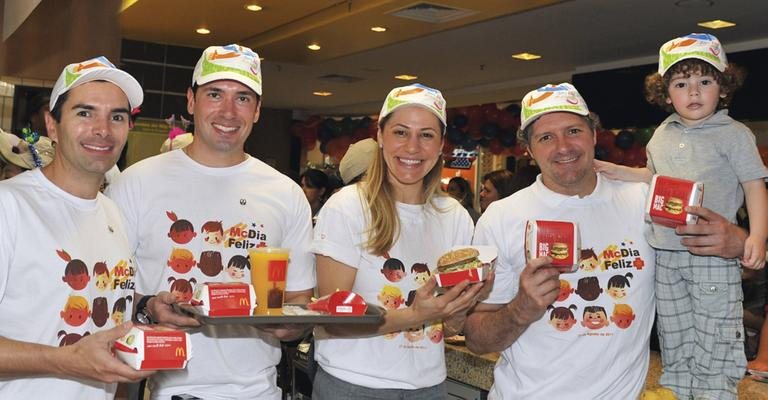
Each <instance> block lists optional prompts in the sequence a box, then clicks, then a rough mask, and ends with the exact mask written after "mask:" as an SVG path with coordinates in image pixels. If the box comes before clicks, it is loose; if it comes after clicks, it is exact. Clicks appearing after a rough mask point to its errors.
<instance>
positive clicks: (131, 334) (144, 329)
mask: <svg viewBox="0 0 768 400" xmlns="http://www.w3.org/2000/svg"><path fill="white" fill-rule="evenodd" d="M113 349H114V351H115V356H116V357H117V358H118V359H119V360H121V361H123V362H124V363H126V364H128V365H129V366H131V367H132V368H133V369H136V370H157V369H183V368H185V367H186V366H187V361H189V359H190V358H192V343H191V342H190V340H189V334H188V333H186V332H183V331H177V330H170V329H167V328H161V327H154V326H149V325H135V326H134V327H133V328H131V330H130V331H128V333H127V334H125V336H123V337H121V338H120V339H117V340H116V341H115V344H114V345H113Z"/></svg>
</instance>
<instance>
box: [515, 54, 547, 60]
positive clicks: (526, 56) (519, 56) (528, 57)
mask: <svg viewBox="0 0 768 400" xmlns="http://www.w3.org/2000/svg"><path fill="white" fill-rule="evenodd" d="M512 58H516V59H518V60H525V61H530V60H535V59H537V58H541V56H540V55H538V54H533V53H517V54H513V55H512Z"/></svg>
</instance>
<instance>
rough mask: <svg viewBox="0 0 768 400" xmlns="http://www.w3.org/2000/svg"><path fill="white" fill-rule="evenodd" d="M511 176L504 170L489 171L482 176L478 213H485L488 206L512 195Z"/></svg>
mask: <svg viewBox="0 0 768 400" xmlns="http://www.w3.org/2000/svg"><path fill="white" fill-rule="evenodd" d="M512 178H513V175H512V173H511V172H509V171H508V170H506V169H500V170H496V171H491V172H489V173H487V174H485V175H483V187H482V188H480V212H481V213H482V212H485V209H486V208H488V205H490V204H491V203H493V202H494V201H496V200H499V199H503V198H505V197H507V196H509V195H510V194H512Z"/></svg>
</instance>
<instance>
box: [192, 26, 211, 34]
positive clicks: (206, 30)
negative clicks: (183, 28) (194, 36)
mask: <svg viewBox="0 0 768 400" xmlns="http://www.w3.org/2000/svg"><path fill="white" fill-rule="evenodd" d="M195 32H197V33H199V34H201V35H207V34H209V33H211V31H210V30H208V29H206V28H197V29H196V30H195Z"/></svg>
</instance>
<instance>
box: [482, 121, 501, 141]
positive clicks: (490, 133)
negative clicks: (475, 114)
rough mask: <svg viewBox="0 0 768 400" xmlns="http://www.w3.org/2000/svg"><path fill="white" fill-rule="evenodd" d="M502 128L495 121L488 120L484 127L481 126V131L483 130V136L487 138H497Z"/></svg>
mask: <svg viewBox="0 0 768 400" xmlns="http://www.w3.org/2000/svg"><path fill="white" fill-rule="evenodd" d="M500 130H501V128H499V125H498V124H496V123H495V122H486V123H485V124H483V126H482V127H480V132H482V134H483V137H484V138H486V139H493V138H495V137H496V136H498V135H499V131H500Z"/></svg>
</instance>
